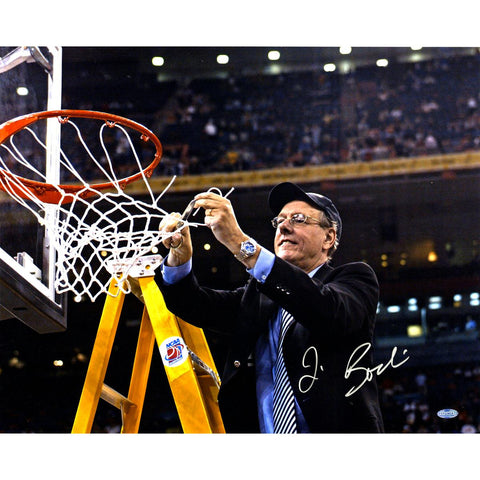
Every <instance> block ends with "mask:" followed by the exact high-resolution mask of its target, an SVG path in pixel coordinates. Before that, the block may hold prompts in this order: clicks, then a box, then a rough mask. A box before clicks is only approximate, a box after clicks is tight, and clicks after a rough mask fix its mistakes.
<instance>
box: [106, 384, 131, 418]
mask: <svg viewBox="0 0 480 480" xmlns="http://www.w3.org/2000/svg"><path fill="white" fill-rule="evenodd" d="M100 398H101V399H102V400H105V401H106V402H108V403H109V404H110V405H113V406H114V407H115V408H118V409H119V410H122V411H124V412H127V411H128V410H129V409H130V407H134V406H135V404H134V403H133V402H132V401H131V400H129V399H128V398H127V397H125V396H124V395H122V394H121V393H119V392H117V391H116V390H114V389H113V388H112V387H109V386H108V385H105V384H103V385H102V392H101V393H100Z"/></svg>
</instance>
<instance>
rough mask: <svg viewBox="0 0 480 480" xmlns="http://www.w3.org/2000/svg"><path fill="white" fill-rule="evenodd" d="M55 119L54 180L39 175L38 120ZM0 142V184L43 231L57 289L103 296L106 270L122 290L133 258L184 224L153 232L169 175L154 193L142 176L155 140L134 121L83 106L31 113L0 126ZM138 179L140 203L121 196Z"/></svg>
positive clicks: (147, 173)
mask: <svg viewBox="0 0 480 480" xmlns="http://www.w3.org/2000/svg"><path fill="white" fill-rule="evenodd" d="M55 119H56V120H57V121H58V122H59V123H60V124H61V148H60V155H59V157H60V158H59V165H58V170H59V171H58V172H57V174H58V179H59V180H58V182H52V181H49V180H47V179H49V178H51V175H50V176H47V173H46V171H45V152H46V151H47V149H48V147H47V146H46V144H45V143H44V142H43V141H42V140H41V138H42V137H43V138H44V136H43V133H44V132H45V129H46V126H45V125H43V124H44V123H45V122H47V121H54V120H55ZM73 119H75V121H73ZM87 139H88V145H87ZM95 139H96V140H95ZM0 147H2V148H1V149H0V189H2V190H4V191H5V192H7V193H8V194H9V195H10V196H11V197H12V198H13V199H14V200H15V201H17V202H18V203H19V204H21V205H22V206H24V207H25V208H27V209H28V210H30V211H31V212H32V213H33V215H35V217H36V218H37V221H38V222H39V223H40V224H41V225H45V227H46V228H47V229H48V230H49V234H50V235H49V237H50V238H51V241H52V243H53V245H51V246H52V247H53V248H54V249H55V251H56V253H57V255H56V257H57V258H56V267H57V268H56V277H55V282H54V285H55V290H56V291H57V292H58V293H64V292H66V291H72V292H73V293H74V294H75V295H77V296H83V295H87V296H89V297H90V298H91V300H92V301H95V299H96V298H97V297H98V295H100V294H101V293H108V286H109V283H110V279H111V277H112V275H114V276H115V277H116V278H117V279H118V285H119V288H120V290H121V291H123V292H125V293H129V292H130V286H129V284H128V280H127V277H128V275H129V272H130V270H131V269H132V268H136V266H138V260H139V259H140V258H141V257H143V258H144V259H145V258H147V259H148V258H149V257H148V255H149V254H151V253H152V252H153V253H155V252H156V245H158V244H159V243H161V242H162V241H163V240H164V239H165V238H167V237H169V236H172V235H174V234H175V233H176V232H177V231H179V230H180V229H181V228H183V226H184V225H185V224H186V223H187V222H183V223H181V224H179V226H178V227H177V229H176V230H175V231H174V232H170V233H168V234H165V233H160V232H159V231H158V227H159V224H160V222H161V220H162V219H163V218H165V216H168V215H169V213H168V212H166V211H165V210H163V209H162V208H161V207H160V206H159V205H158V201H159V200H160V198H161V197H162V196H163V195H164V193H165V192H166V191H167V190H168V188H170V186H171V184H172V183H173V181H174V179H175V177H174V178H173V179H172V181H171V182H170V183H169V184H168V185H167V187H166V188H165V189H164V190H163V191H162V192H161V194H160V195H159V196H158V197H157V198H155V197H154V195H153V192H152V190H151V188H150V186H149V183H148V179H149V178H150V177H151V175H152V173H153V171H154V169H155V167H156V166H157V165H158V164H159V162H160V159H161V156H162V145H161V143H160V141H159V140H158V138H157V137H156V136H155V135H154V134H153V133H152V132H151V131H150V130H148V129H147V128H146V127H144V126H143V125H141V124H139V123H137V122H134V121H132V120H129V119H127V118H124V117H120V116H118V115H112V114H108V113H103V112H94V111H87V110H53V111H46V112H38V113H32V114H29V115H25V116H22V117H18V118H15V119H13V120H10V121H7V122H5V123H4V124H3V125H0ZM152 158H153V160H152ZM139 181H143V183H144V185H145V188H146V196H147V197H149V198H147V200H143V199H142V200H141V199H138V198H135V199H134V198H133V197H132V196H130V195H129V194H128V193H127V190H128V189H127V190H126V187H127V186H128V185H129V184H130V183H132V182H139ZM188 224H189V225H194V226H195V225H198V224H195V223H189V222H188ZM157 260H158V259H156V260H153V263H155V262H156V261H157ZM142 262H143V263H145V260H142ZM105 272H106V273H108V275H107V276H106V277H104V276H103V275H104V274H105Z"/></svg>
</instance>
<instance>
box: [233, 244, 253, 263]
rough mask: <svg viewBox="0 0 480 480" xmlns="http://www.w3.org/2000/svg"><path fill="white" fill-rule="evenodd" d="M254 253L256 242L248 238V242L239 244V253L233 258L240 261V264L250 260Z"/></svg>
mask: <svg viewBox="0 0 480 480" xmlns="http://www.w3.org/2000/svg"><path fill="white" fill-rule="evenodd" d="M256 251H257V242H256V241H255V240H254V239H253V238H249V239H248V240H245V241H244V242H242V243H241V245H240V251H239V252H238V253H237V254H236V255H234V256H235V258H236V259H237V260H240V261H241V262H243V261H244V260H246V259H247V258H250V257H252V256H253V255H255V252H256Z"/></svg>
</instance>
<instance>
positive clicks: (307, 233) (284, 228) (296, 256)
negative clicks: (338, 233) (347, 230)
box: [274, 200, 335, 273]
mask: <svg viewBox="0 0 480 480" xmlns="http://www.w3.org/2000/svg"><path fill="white" fill-rule="evenodd" d="M296 213H303V214H304V215H307V216H309V217H311V219H310V218H309V219H307V223H303V224H299V225H292V224H291V223H290V222H289V221H288V220H289V219H290V218H291V217H292V215H294V214H296ZM278 216H279V217H284V218H286V220H285V221H284V222H282V223H281V224H280V225H279V226H278V228H277V230H276V233H275V242H274V246H275V254H276V255H277V256H278V257H280V258H282V259H283V260H286V261H287V262H290V263H292V264H293V265H295V266H297V267H299V268H301V269H302V270H304V271H305V272H307V273H309V272H311V271H312V270H313V269H314V268H316V267H318V266H319V265H321V264H322V263H324V262H325V261H326V260H327V252H328V249H329V248H330V247H331V246H332V244H333V241H334V240H335V232H334V230H333V229H331V228H323V227H321V226H320V225H318V223H316V222H315V223H314V222H313V219H315V220H319V221H320V220H321V219H322V216H323V212H321V211H320V210H317V209H315V208H313V207H312V206H310V205H309V204H308V203H306V202H303V201H300V200H295V201H293V202H290V203H287V204H286V205H285V206H284V207H283V208H282V210H281V212H280V213H279V214H278ZM310 222H312V223H310Z"/></svg>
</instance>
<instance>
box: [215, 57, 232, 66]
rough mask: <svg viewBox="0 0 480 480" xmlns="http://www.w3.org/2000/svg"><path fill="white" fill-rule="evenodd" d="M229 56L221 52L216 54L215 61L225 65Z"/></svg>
mask: <svg viewBox="0 0 480 480" xmlns="http://www.w3.org/2000/svg"><path fill="white" fill-rule="evenodd" d="M229 60H230V59H229V58H228V55H224V54H221V55H217V63H219V64H220V65H226V64H227V63H228V62H229Z"/></svg>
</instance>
